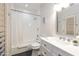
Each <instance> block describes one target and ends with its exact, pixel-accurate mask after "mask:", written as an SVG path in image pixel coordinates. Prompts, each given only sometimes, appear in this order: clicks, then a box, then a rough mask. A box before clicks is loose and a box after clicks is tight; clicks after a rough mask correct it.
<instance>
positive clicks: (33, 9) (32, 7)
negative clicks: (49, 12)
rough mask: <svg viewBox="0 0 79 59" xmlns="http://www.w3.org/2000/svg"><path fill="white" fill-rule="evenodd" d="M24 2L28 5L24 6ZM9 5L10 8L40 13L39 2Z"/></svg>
mask: <svg viewBox="0 0 79 59" xmlns="http://www.w3.org/2000/svg"><path fill="white" fill-rule="evenodd" d="M25 4H28V6H27V7H25ZM9 5H10V8H11V9H15V10H20V11H24V12H27V13H31V14H35V15H40V3H12V4H9Z"/></svg>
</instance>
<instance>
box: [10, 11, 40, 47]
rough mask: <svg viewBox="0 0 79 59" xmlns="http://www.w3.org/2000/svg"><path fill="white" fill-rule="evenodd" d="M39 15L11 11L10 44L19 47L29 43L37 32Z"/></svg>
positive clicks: (35, 36)
mask: <svg viewBox="0 0 79 59" xmlns="http://www.w3.org/2000/svg"><path fill="white" fill-rule="evenodd" d="M39 27H40V17H39V16H36V15H30V14H26V13H22V12H17V11H13V10H12V11H11V43H12V44H11V46H12V48H21V47H25V46H27V45H29V44H31V43H32V42H33V41H34V40H35V39H36V38H37V35H38V34H39V31H38V30H37V29H38V28H39Z"/></svg>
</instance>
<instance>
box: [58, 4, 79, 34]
mask: <svg viewBox="0 0 79 59" xmlns="http://www.w3.org/2000/svg"><path fill="white" fill-rule="evenodd" d="M69 16H75V19H76V24H78V25H77V26H76V34H77V33H78V34H79V4H78V3H76V4H74V5H72V6H69V7H68V8H65V9H63V10H62V11H61V12H59V13H58V26H59V28H58V31H59V33H60V34H62V33H63V31H65V21H66V20H65V18H66V17H69ZM60 23H61V24H60Z"/></svg>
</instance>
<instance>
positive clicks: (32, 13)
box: [10, 9, 40, 16]
mask: <svg viewBox="0 0 79 59" xmlns="http://www.w3.org/2000/svg"><path fill="white" fill-rule="evenodd" d="M10 10H13V11H17V12H21V13H25V14H31V15H35V16H40V15H36V14H33V13H29V12H25V11H21V10H16V9H10Z"/></svg>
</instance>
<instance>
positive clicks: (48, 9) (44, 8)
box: [40, 3, 56, 36]
mask: <svg viewBox="0 0 79 59" xmlns="http://www.w3.org/2000/svg"><path fill="white" fill-rule="evenodd" d="M53 6H54V4H51V3H45V4H41V8H40V15H41V17H42V19H41V30H40V31H41V35H42V36H52V35H53V34H55V33H56V23H55V20H56V19H54V18H53V17H54V9H53ZM43 17H45V24H43Z"/></svg>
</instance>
